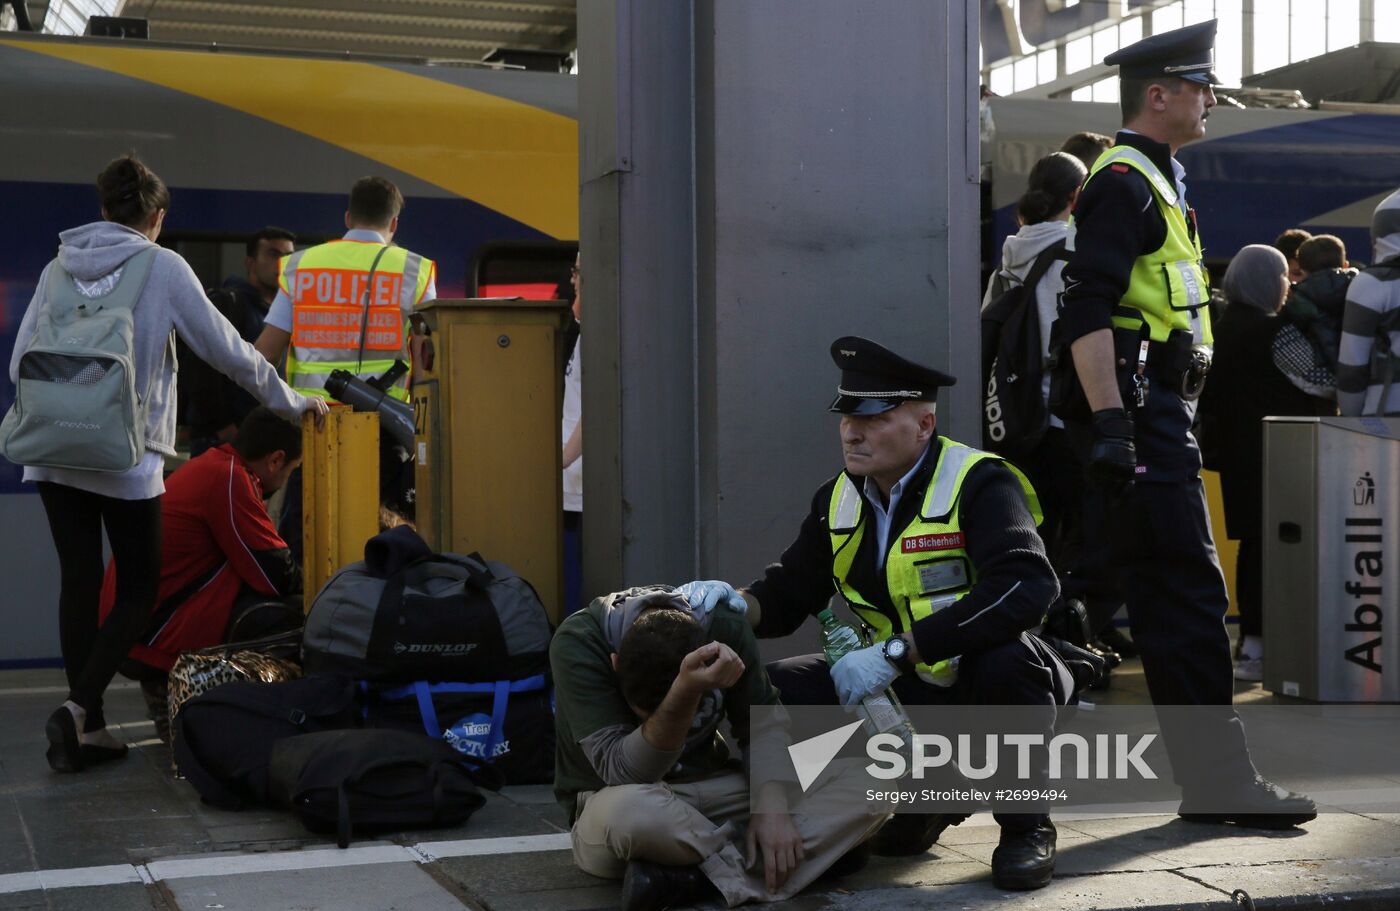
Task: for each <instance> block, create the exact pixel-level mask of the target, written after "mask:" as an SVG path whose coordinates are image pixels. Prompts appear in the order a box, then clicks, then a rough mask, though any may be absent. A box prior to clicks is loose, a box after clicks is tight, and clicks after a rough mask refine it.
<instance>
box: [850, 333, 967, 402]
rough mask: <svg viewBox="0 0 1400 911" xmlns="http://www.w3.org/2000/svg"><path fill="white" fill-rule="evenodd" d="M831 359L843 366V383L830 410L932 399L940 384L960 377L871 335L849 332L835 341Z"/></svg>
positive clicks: (936, 395) (936, 396) (951, 381)
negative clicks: (906, 355) (913, 358)
mask: <svg viewBox="0 0 1400 911" xmlns="http://www.w3.org/2000/svg"><path fill="white" fill-rule="evenodd" d="M831 359H832V360H833V361H835V362H836V366H837V367H840V368H841V384H840V385H839V386H837V387H836V399H835V401H833V402H832V403H831V408H830V409H829V410H830V411H834V412H836V413H838V414H862V415H870V414H880V413H882V412H885V411H889V410H890V409H892V408H898V407H899V405H900V404H902V403H903V402H932V401H934V400H936V399H937V398H938V387H939V386H952V385H953V384H954V383H956V382H957V379H955V378H954V377H951V376H949V375H948V374H946V373H944V372H943V371H941V370H934V369H933V368H932V367H925V366H924V365H923V364H916V363H914V362H913V361H911V360H906V359H905V358H902V357H900V356H899V355H897V354H895V353H894V352H893V351H891V350H890V349H888V348H886V347H885V346H884V345H879V344H876V343H875V342H872V341H871V340H870V339H868V338H860V337H859V336H855V335H847V336H843V337H841V338H838V339H837V340H836V341H834V342H832V343H831Z"/></svg>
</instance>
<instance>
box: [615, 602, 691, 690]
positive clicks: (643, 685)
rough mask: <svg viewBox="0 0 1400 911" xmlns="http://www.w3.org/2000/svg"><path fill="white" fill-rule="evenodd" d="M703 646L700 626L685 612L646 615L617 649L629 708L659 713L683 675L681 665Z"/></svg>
mask: <svg viewBox="0 0 1400 911" xmlns="http://www.w3.org/2000/svg"><path fill="white" fill-rule="evenodd" d="M702 644H703V643H702V642H701V636H700V624H699V623H696V622H695V618H694V617H692V616H691V615H690V614H689V613H687V612H686V611H683V610H677V609H675V608H671V607H655V608H652V609H651V610H647V611H643V612H642V614H641V616H639V617H637V619H636V620H634V621H633V622H632V627H631V629H629V630H627V633H626V634H625V635H624V636H623V637H622V642H620V643H618V646H617V682H618V684H619V685H621V687H622V696H623V698H624V699H626V700H627V704H628V705H630V706H632V707H633V708H636V709H640V710H642V711H643V712H654V711H656V707H657V706H659V705H661V700H662V699H665V698H666V693H667V691H669V690H670V689H671V684H672V683H674V682H675V680H676V675H677V674H679V673H680V670H681V661H682V660H684V659H685V656H686V655H689V654H690V653H691V652H693V651H695V650H696V649H697V648H699V647H700V646H701V645H702Z"/></svg>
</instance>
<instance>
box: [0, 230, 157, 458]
mask: <svg viewBox="0 0 1400 911" xmlns="http://www.w3.org/2000/svg"><path fill="white" fill-rule="evenodd" d="M155 252H156V251H155V250H144V251H142V252H140V253H138V254H136V255H135V256H133V257H132V258H131V259H129V260H127V261H126V263H125V265H124V266H123V267H122V270H121V275H120V277H119V278H118V279H117V284H116V287H115V288H113V289H112V290H111V291H110V292H109V293H107V294H105V295H103V296H101V297H95V298H88V297H84V296H83V295H82V294H81V293H80V292H79V291H78V287H77V284H76V283H75V282H74V279H73V276H72V275H70V274H69V273H68V272H67V271H66V270H64V269H63V268H61V267H60V266H59V265H58V263H57V261H55V262H54V263H53V265H52V266H51V267H50V268H49V276H48V284H47V292H46V294H45V296H44V300H43V302H42V303H41V304H40V310H39V315H38V319H37V323H36V325H35V329H34V336H33V338H32V339H31V340H30V342H29V347H28V348H26V349H25V351H24V354H22V355H21V356H20V361H19V371H18V377H17V379H16V381H15V403H14V405H13V406H11V407H10V410H9V412H8V413H7V414H6V415H5V419H4V422H3V423H0V453H2V454H3V455H4V456H5V458H7V459H9V460H10V461H11V462H15V463H17V464H19V465H36V466H44V467H48V468H80V469H86V470H88V471H126V470H127V469H129V468H133V467H135V465H136V464H137V463H138V462H140V461H141V457H142V455H143V454H144V453H145V450H146V440H145V436H146V409H145V407H144V404H143V403H142V401H141V398H140V396H138V395H137V394H136V370H135V365H134V363H133V357H132V351H133V348H132V335H133V327H132V317H131V308H132V307H133V306H135V304H136V302H137V301H138V300H140V299H141V292H142V291H143V290H144V289H145V287H146V279H147V278H149V277H150V274H151V263H152V262H153V261H154V260H155Z"/></svg>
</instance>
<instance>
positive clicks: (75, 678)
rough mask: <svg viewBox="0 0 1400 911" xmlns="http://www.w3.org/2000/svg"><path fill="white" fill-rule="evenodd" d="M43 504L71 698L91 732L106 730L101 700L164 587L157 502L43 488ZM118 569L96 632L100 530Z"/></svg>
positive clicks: (55, 486) (50, 486)
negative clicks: (57, 576) (57, 579)
mask: <svg viewBox="0 0 1400 911" xmlns="http://www.w3.org/2000/svg"><path fill="white" fill-rule="evenodd" d="M39 497H40V499H42V500H43V502H44V512H46V513H48V517H49V531H50V532H52V534H53V543H54V548H55V549H57V551H58V566H59V571H60V573H61V577H62V582H61V588H60V590H59V596H58V638H59V644H60V646H61V647H62V649H63V668H64V672H65V673H66V674H67V675H68V698H69V699H71V700H72V701H73V702H75V703H77V704H78V705H80V706H82V708H83V709H84V710H85V711H86V712H87V722H86V724H85V725H84V730H86V731H97V730H101V729H102V728H104V727H106V726H107V722H106V719H105V718H104V717H103V715H102V694H103V692H104V691H105V690H106V689H107V684H109V683H111V682H112V677H113V676H115V675H116V673H117V668H118V667H119V666H120V665H121V663H122V660H123V659H124V658H126V654H127V652H129V651H130V650H131V646H132V645H133V644H135V642H136V639H137V637H138V636H140V635H141V629H142V626H143V625H144V624H145V622H146V618H147V617H149V616H150V614H151V611H152V609H154V607H155V603H156V592H157V587H158V586H159V584H160V497H152V498H151V499H149V500H118V499H114V498H112V497H104V496H102V495H101V494H95V493H89V492H87V491H85V490H78V489H77V488H76V487H68V486H67V485H64V484H54V483H50V482H46V481H41V482H40V483H39ZM103 525H106V527H107V540H108V542H109V543H110V544H111V545H112V557H113V559H114V560H115V562H116V565H117V600H116V603H115V604H114V605H113V606H112V611H111V613H109V614H108V615H107V620H106V622H105V623H102V624H101V625H100V626H99V624H98V620H97V618H98V600H99V598H100V597H101V593H102V576H103V573H104V572H105V569H104V567H103V565H102V526H103Z"/></svg>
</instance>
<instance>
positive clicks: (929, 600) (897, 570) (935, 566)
mask: <svg viewBox="0 0 1400 911" xmlns="http://www.w3.org/2000/svg"><path fill="white" fill-rule="evenodd" d="M941 442H942V447H941V449H940V450H939V453H938V464H937V465H936V466H935V467H934V469H933V477H932V480H930V481H929V485H928V489H927V491H926V492H925V494H924V500H923V503H922V505H921V506H920V509H919V513H918V514H917V515H916V516H915V517H914V519H913V521H911V522H910V523H909V524H908V525H907V526H905V528H904V530H903V532H901V533H900V534H899V535H898V536H894V535H892V536H891V538H890V541H889V545H888V547H889V549H888V552H887V553H886V554H885V561H884V565H885V585H886V587H887V589H888V591H889V595H890V601H891V602H892V603H893V604H894V610H895V614H896V615H897V618H898V620H899V628H900V631H905V630H908V629H909V628H910V627H912V626H913V625H914V624H915V623H917V622H918V621H920V620H922V619H924V618H925V617H928V616H931V615H933V614H934V613H936V612H938V611H940V610H942V609H943V608H945V607H947V606H949V605H950V604H953V603H955V602H957V601H958V600H959V599H960V598H962V596H963V595H965V594H967V592H968V591H969V590H970V589H971V588H972V586H973V584H974V583H976V581H977V568H976V567H975V566H973V565H972V561H971V560H970V559H969V558H968V556H967V547H966V541H965V540H964V537H963V532H962V525H961V523H960V522H959V520H958V515H957V506H958V497H959V495H960V494H961V493H962V485H963V481H964V480H966V479H967V475H968V473H969V472H970V471H971V470H972V469H973V467H974V466H976V465H977V464H978V463H980V462H982V461H983V460H986V459H994V460H996V461H999V462H1001V463H1002V464H1003V465H1005V466H1006V467H1007V468H1009V469H1010V470H1011V472H1012V473H1013V474H1014V475H1016V479H1017V480H1018V481H1020V482H1021V489H1022V491H1023V492H1024V493H1025V495H1026V502H1027V505H1028V506H1029V507H1030V510H1031V515H1032V516H1033V517H1034V519H1035V523H1036V524H1037V525H1039V524H1040V521H1041V519H1042V518H1043V516H1042V514H1041V511H1040V498H1039V497H1038V496H1036V493H1035V488H1034V487H1032V486H1031V482H1030V481H1029V480H1028V479H1027V478H1026V476H1025V475H1024V474H1022V473H1021V471H1020V469H1018V468H1017V467H1016V466H1014V465H1012V464H1011V463H1010V462H1006V461H1004V460H1003V459H1002V458H1001V457H1000V456H996V455H993V454H991V453H988V452H982V451H981V450H977V449H973V448H972V447H970V446H964V445H963V444H962V443H958V442H955V441H954V440H949V439H946V438H945V439H943V440H942V441H941ZM866 513H867V510H866V509H865V498H864V497H863V496H861V493H860V488H859V485H858V483H857V482H856V481H854V480H852V478H851V476H850V475H848V474H846V473H845V472H842V473H841V474H840V475H839V476H838V477H837V478H836V486H835V487H834V488H833V489H832V491H831V502H830V505H829V506H828V513H827V527H828V529H829V531H830V535H831V554H832V568H831V572H832V581H833V582H834V584H835V586H836V589H837V591H839V592H840V593H841V594H842V596H843V597H845V599H846V601H847V602H848V603H849V604H850V605H851V609H852V610H854V611H855V612H856V615H857V616H859V617H860V618H861V619H862V620H864V621H865V622H866V623H867V624H869V625H870V626H871V627H873V628H874V630H875V637H874V638H875V641H876V642H883V641H884V640H886V639H888V638H889V637H890V636H891V635H892V634H893V633H894V632H895V625H894V623H893V621H892V618H890V617H888V616H886V615H885V614H884V613H883V612H882V611H881V610H880V609H879V608H878V607H875V606H874V605H872V604H871V603H870V602H869V601H867V600H866V599H865V597H864V596H863V595H861V594H860V592H858V591H856V589H855V587H854V586H852V585H851V583H850V577H851V568H852V567H853V566H854V565H855V559H856V554H857V553H858V552H859V551H860V542H861V538H862V536H863V535H864V533H865V525H866V521H865V517H866ZM957 668H958V659H957V657H953V658H948V659H945V660H943V661H939V662H937V663H935V664H933V665H928V664H920V665H917V666H916V668H915V670H916V672H917V673H918V675H919V677H920V678H922V679H923V680H925V681H927V682H929V683H933V684H937V685H938V686H951V685H952V684H953V683H954V682H955V681H956V680H957V673H958V671H957Z"/></svg>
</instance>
